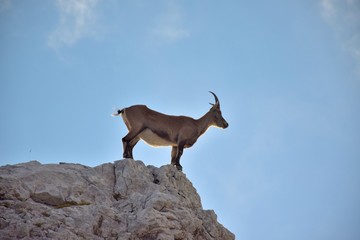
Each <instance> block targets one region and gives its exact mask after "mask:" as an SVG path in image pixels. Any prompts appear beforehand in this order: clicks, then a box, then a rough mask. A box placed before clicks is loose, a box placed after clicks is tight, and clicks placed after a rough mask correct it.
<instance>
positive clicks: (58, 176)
mask: <svg viewBox="0 0 360 240" xmlns="http://www.w3.org/2000/svg"><path fill="white" fill-rule="evenodd" d="M0 236H1V239H14V238H21V239H119V240H120V239H121V240H122V239H124V240H125V239H131V240H135V239H149V240H150V239H159V240H160V239H235V236H234V234H232V233H231V232H230V231H228V230H227V229H226V228H224V227H223V226H222V225H221V224H220V223H218V221H217V216H216V214H215V212H214V211H212V210H203V209H202V206H201V200H200V197H199V195H198V194H197V192H196V189H195V188H194V187H193V185H192V183H191V182H190V181H189V180H188V179H187V178H186V176H185V174H184V173H182V172H180V171H178V170H176V168H175V167H173V166H170V165H166V166H163V167H161V168H156V167H153V166H145V164H144V163H143V162H141V161H134V160H132V159H124V160H120V161H116V162H115V163H114V164H111V163H106V164H102V165H100V166H97V167H94V168H90V167H86V166H83V165H80V164H67V163H62V164H44V165H42V164H40V163H39V162H37V161H31V162H28V163H23V164H17V165H7V166H3V167H1V168H0Z"/></svg>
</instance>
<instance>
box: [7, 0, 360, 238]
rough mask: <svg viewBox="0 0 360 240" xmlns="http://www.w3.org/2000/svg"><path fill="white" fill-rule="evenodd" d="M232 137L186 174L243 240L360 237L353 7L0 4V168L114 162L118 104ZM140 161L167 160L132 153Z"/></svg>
mask: <svg viewBox="0 0 360 240" xmlns="http://www.w3.org/2000/svg"><path fill="white" fill-rule="evenodd" d="M209 90H211V91H214V92H215V93H216V94H217V95H218V97H219V99H220V102H221V107H222V112H223V116H224V117H225V119H226V120H227V121H228V122H229V124H230V126H229V128H227V129H225V130H222V129H217V128H211V129H209V131H207V132H206V134H205V135H204V136H202V137H201V138H200V139H199V140H198V142H197V143H196V144H195V146H194V147H193V148H190V149H186V150H185V151H184V155H183V156H182V159H181V163H182V165H183V167H184V172H185V173H186V175H187V177H188V178H189V179H190V180H191V181H192V182H193V184H194V186H195V187H196V188H197V190H198V193H199V194H200V196H201V198H202V202H203V206H204V208H206V209H214V210H215V212H216V213H217V215H218V219H219V221H220V222H221V223H222V224H224V225H225V226H226V227H227V228H229V229H230V230H231V231H232V232H234V233H235V234H236V236H237V239H244V240H254V239H255V240H257V239H258V240H262V239H274V240H275V239H276V240H281V239H284V240H285V239H286V240H287V239H316V240H319V239H327V240H329V239H349V240H350V239H354V240H355V239H359V238H360V229H359V225H360V204H359V202H360V147H359V145H360V128H359V123H360V1H359V0H344V1H340V0H312V1H307V0H306V1H303V0H301V1H300V0H298V1H296V0H294V1H285V0H279V1H225V2H221V3H218V2H215V1H211V2H210V1H202V0H198V1H186V0H184V1H180V0H178V1H176V0H168V1H165V0H154V1H145V0H133V1H115V0H108V1H105V0H57V1H35V0H28V1H15V0H0V109H1V115H0V163H1V165H5V164H15V163H20V162H26V161H29V160H30V159H37V160H38V161H40V162H41V163H58V162H61V161H62V162H73V163H81V164H84V165H88V166H96V165H100V164H102V163H106V162H113V161H114V160H117V159H121V158H122V144H121V138H122V137H123V136H124V135H125V134H126V132H127V131H126V128H125V125H124V124H123V123H122V121H121V119H120V118H113V117H110V114H111V113H112V112H113V111H114V109H116V108H122V107H126V106H130V105H133V104H139V103H141V104H146V105H148V106H149V107H150V108H153V109H155V110H157V111H161V112H164V113H168V114H173V115H189V116H192V117H194V118H198V117H201V116H202V115H203V114H205V113H206V111H208V109H209V108H210V105H209V104H208V103H209V102H213V97H212V96H211V95H210V94H209V93H208V91H209ZM134 157H135V158H136V159H139V160H142V161H144V162H145V164H151V165H155V166H158V167H159V166H162V165H164V164H168V163H169V162H170V148H151V147H149V146H148V145H146V144H144V143H139V144H138V145H137V146H136V148H135V150H134Z"/></svg>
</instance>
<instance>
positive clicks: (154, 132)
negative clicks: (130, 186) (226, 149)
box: [113, 92, 229, 171]
mask: <svg viewBox="0 0 360 240" xmlns="http://www.w3.org/2000/svg"><path fill="white" fill-rule="evenodd" d="M210 93H211V94H213V95H214V98H215V104H211V105H212V107H211V108H210V110H209V111H208V112H207V113H206V114H205V115H204V116H202V117H201V118H199V119H193V118H191V117H186V116H170V115H165V114H163V113H159V112H156V111H154V110H151V109H149V108H148V107H147V106H145V105H134V106H131V107H128V108H124V109H121V110H118V111H117V112H116V113H114V114H113V116H120V115H121V116H122V118H123V120H124V123H125V125H126V127H127V128H128V130H129V132H128V134H127V135H126V136H125V137H123V138H122V142H123V148H124V154H123V157H124V158H133V154H132V151H133V148H134V146H135V145H136V143H137V142H138V141H139V140H140V139H142V140H144V141H145V142H146V143H148V144H149V145H152V146H171V147H172V150H171V164H172V165H175V166H176V167H177V169H178V170H180V171H182V166H181V165H180V157H181V155H182V153H183V150H184V148H189V147H191V146H192V145H194V143H195V142H196V140H197V139H198V138H199V137H200V136H201V135H202V134H203V133H204V132H205V131H206V130H207V129H208V128H209V127H210V126H215V127H220V128H227V127H228V126H229V124H228V123H227V122H226V121H225V119H224V118H223V117H222V115H221V111H220V102H219V99H218V98H217V96H216V95H215V93H213V92H210Z"/></svg>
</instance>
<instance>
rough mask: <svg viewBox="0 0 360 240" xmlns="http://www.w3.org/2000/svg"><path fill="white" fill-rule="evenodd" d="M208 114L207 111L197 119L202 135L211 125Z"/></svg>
mask: <svg viewBox="0 0 360 240" xmlns="http://www.w3.org/2000/svg"><path fill="white" fill-rule="evenodd" d="M209 116H210V112H207V113H205V115H204V116H202V117H201V118H199V119H198V120H197V122H198V126H199V130H200V135H202V134H203V133H204V132H205V131H206V130H207V129H208V128H209V127H210V126H211V121H210V118H209Z"/></svg>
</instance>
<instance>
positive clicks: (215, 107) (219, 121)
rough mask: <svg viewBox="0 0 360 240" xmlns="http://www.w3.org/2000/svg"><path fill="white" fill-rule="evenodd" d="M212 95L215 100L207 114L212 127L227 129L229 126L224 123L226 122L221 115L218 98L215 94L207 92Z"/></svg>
mask: <svg viewBox="0 0 360 240" xmlns="http://www.w3.org/2000/svg"><path fill="white" fill-rule="evenodd" d="M209 92H210V93H211V94H212V95H214V98H215V103H214V104H212V103H210V104H211V105H212V108H211V109H210V111H209V113H210V116H211V119H212V124H213V126H216V127H219V128H227V127H228V126H229V124H228V123H227V122H226V120H225V119H224V118H223V116H222V115H221V110H220V102H219V99H218V97H217V96H216V95H215V93H213V92H211V91H209Z"/></svg>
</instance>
